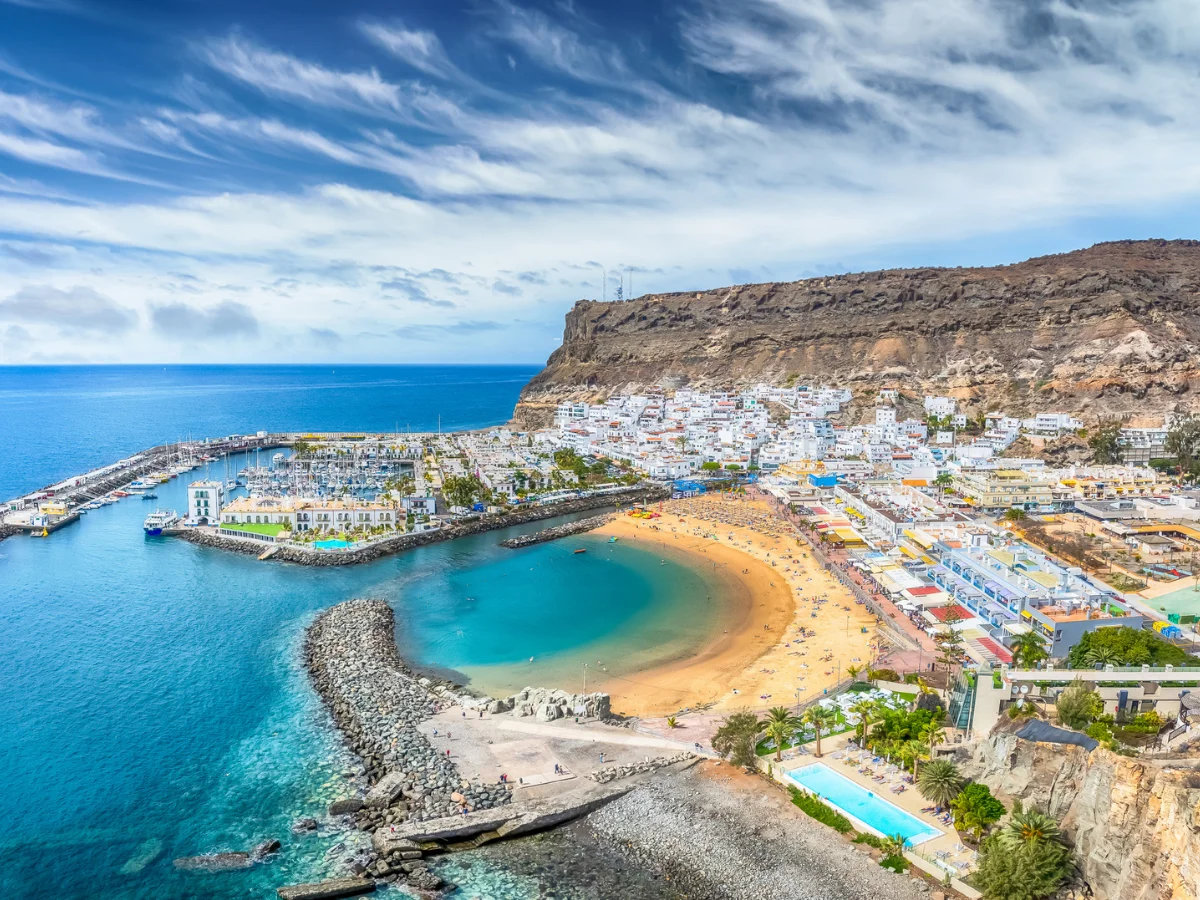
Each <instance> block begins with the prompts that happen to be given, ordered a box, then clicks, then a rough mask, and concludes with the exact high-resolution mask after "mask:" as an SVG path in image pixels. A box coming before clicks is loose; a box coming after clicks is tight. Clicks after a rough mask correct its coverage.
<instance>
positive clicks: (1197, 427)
mask: <svg viewBox="0 0 1200 900" xmlns="http://www.w3.org/2000/svg"><path fill="white" fill-rule="evenodd" d="M1164 449H1165V450H1166V453H1167V455H1168V456H1170V457H1173V458H1174V460H1175V462H1176V465H1177V466H1178V467H1179V474H1180V475H1181V476H1184V477H1187V478H1190V479H1193V480H1194V479H1195V478H1196V477H1197V476H1200V416H1198V415H1196V414H1195V413H1191V414H1188V415H1186V416H1181V417H1179V418H1178V419H1176V420H1175V421H1174V422H1172V423H1171V427H1170V428H1169V429H1168V430H1167V440H1166V443H1165V445H1164Z"/></svg>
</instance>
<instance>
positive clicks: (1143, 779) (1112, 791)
mask: <svg viewBox="0 0 1200 900" xmlns="http://www.w3.org/2000/svg"><path fill="white" fill-rule="evenodd" d="M959 766H960V770H961V771H962V773H963V774H964V775H966V776H968V777H971V778H973V779H975V780H977V781H982V782H983V783H985V784H987V785H988V787H990V788H991V789H992V791H993V793H995V794H996V796H997V797H999V798H1000V799H1001V800H1002V801H1004V802H1006V803H1008V802H1009V801H1011V800H1012V799H1020V800H1022V801H1023V802H1025V803H1026V804H1027V805H1034V806H1036V807H1037V808H1038V809H1041V810H1043V811H1046V812H1049V814H1050V815H1052V816H1054V817H1055V818H1057V819H1059V820H1060V822H1061V824H1062V827H1063V831H1064V832H1065V833H1066V835H1067V836H1068V838H1070V840H1071V841H1072V843H1073V844H1074V847H1075V851H1076V854H1077V857H1078V861H1079V870H1078V874H1079V877H1080V878H1081V879H1082V882H1083V884H1084V885H1085V892H1086V893H1087V894H1088V895H1089V896H1094V897H1095V898H1097V900H1158V898H1162V897H1171V898H1173V900H1197V898H1200V760H1197V759H1196V758H1195V757H1190V758H1183V759H1165V758H1164V759H1155V758H1152V757H1140V758H1137V757H1127V756H1120V755H1117V754H1115V753H1113V752H1111V751H1109V750H1105V749H1104V748H1102V747H1098V748H1097V749H1095V750H1092V751H1091V752H1088V751H1087V749H1086V748H1084V747H1078V746H1073V745H1065V744H1054V743H1046V742H1040V741H1029V740H1024V739H1022V738H1019V737H1017V736H1016V734H1014V733H1012V732H1010V731H1006V730H1003V728H1001V729H1000V730H997V731H995V732H993V733H992V734H991V735H990V736H988V737H987V738H986V739H985V740H982V741H980V742H979V743H978V744H977V745H976V746H975V747H974V750H973V752H972V753H971V756H970V757H969V758H968V759H964V760H961V761H960V763H959Z"/></svg>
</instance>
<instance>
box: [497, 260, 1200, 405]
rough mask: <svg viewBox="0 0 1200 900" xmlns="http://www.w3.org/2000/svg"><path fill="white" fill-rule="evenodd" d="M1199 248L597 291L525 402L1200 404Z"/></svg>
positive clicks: (571, 320) (576, 312) (577, 311)
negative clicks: (617, 295) (713, 398)
mask: <svg viewBox="0 0 1200 900" xmlns="http://www.w3.org/2000/svg"><path fill="white" fill-rule="evenodd" d="M1198 295H1200V242H1197V241H1126V242H1118V243H1109V244H1097V245H1096V246H1094V247H1091V248H1089V249H1087V250H1080V251H1076V252H1074V253H1066V254H1062V255H1057V256H1046V257H1041V258H1039V259H1031V260H1028V261H1027V262H1023V263H1018V264H1016V265H1011V266H999V267H995V268H980V269H904V270H889V271H883V272H867V273H863V274H855V275H839V276H832V277H828V278H814V279H808V280H806V281H797V282H792V283H787V284H749V285H739V286H736V287H728V288H720V289H718V290H710V291H702V292H700V293H686V294H684V293H679V294H652V295H647V296H644V297H640V298H638V299H636V300H630V301H626V302H622V303H617V302H613V303H599V302H595V301H590V300H581V301H580V302H578V303H577V304H576V305H575V307H574V308H573V309H572V310H571V311H570V312H569V313H568V314H567V320H566V328H565V331H564V334H563V344H562V346H561V347H560V348H559V349H558V350H556V351H555V352H554V353H553V354H552V355H551V357H550V359H549V362H548V364H547V367H546V369H545V370H544V371H543V372H541V373H540V374H539V375H538V376H537V377H535V378H534V379H533V381H531V382H530V383H529V385H528V386H527V387H526V388H525V390H524V391H523V392H522V394H521V400H520V403H519V404H518V407H517V414H516V418H517V420H518V421H520V422H523V423H525V424H538V423H543V422H545V421H546V420H547V419H548V417H549V415H551V414H552V412H553V407H554V405H555V404H556V403H557V402H559V401H560V400H564V399H597V398H602V397H604V396H605V395H607V394H608V393H609V392H614V391H624V390H636V389H643V388H647V387H656V386H660V387H664V388H668V389H669V388H673V387H677V386H680V385H683V384H690V385H693V386H698V387H713V386H726V385H729V386H735V385H741V384H751V383H754V382H757V381H767V382H771V383H778V384H782V383H786V382H788V381H789V380H791V379H796V380H798V381H799V382H800V383H808V382H815V383H818V384H830V385H841V386H846V387H851V388H853V389H857V390H858V391H859V392H861V393H862V394H864V395H865V394H866V393H867V392H868V391H869V392H873V391H875V390H876V389H878V388H879V387H881V386H884V385H887V386H896V387H899V388H901V389H906V390H911V391H912V392H913V393H914V394H915V395H918V396H919V395H921V394H923V393H925V392H929V393H937V394H948V395H951V396H955V397H958V398H959V399H960V400H962V401H964V402H965V403H966V405H967V406H968V407H970V408H979V407H983V406H1003V408H1004V409H1006V410H1009V411H1011V412H1014V413H1018V414H1025V413H1030V412H1034V411H1041V410H1055V411H1064V412H1074V413H1077V414H1080V415H1081V416H1082V417H1083V418H1085V419H1097V418H1102V417H1105V416H1111V415H1128V414H1133V413H1138V414H1156V413H1163V412H1166V411H1169V410H1172V409H1175V408H1177V407H1189V406H1191V405H1193V404H1195V405H1200V395H1198V394H1197V393H1196V391H1197V388H1198V387H1200V360H1198V356H1197V353H1198V348H1200V304H1198V302H1197V301H1198V299H1200V297H1198Z"/></svg>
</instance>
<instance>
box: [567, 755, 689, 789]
mask: <svg viewBox="0 0 1200 900" xmlns="http://www.w3.org/2000/svg"><path fill="white" fill-rule="evenodd" d="M699 758H700V757H698V756H696V754H695V753H688V752H686V751H684V752H683V753H676V754H675V755H674V756H656V757H654V759H648V760H646V761H645V762H640V763H632V764H630V765H625V766H605V767H604V768H602V769H596V770H595V771H593V772H588V774H587V776H586V777H587V778H588V779H589V780H591V781H595V782H596V783H597V784H608V783H609V782H610V781H617V780H618V779H621V778H628V777H629V776H630V775H644V774H646V773H647V772H654V771H657V770H658V769H665V768H666V767H667V766H673V765H675V763H682V762H687V761H688V760H692V759H699Z"/></svg>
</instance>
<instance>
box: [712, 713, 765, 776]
mask: <svg viewBox="0 0 1200 900" xmlns="http://www.w3.org/2000/svg"><path fill="white" fill-rule="evenodd" d="M758 732H759V723H758V716H756V715H755V714H754V713H752V712H749V711H748V710H744V709H743V710H739V711H738V712H734V713H730V714H729V715H728V716H726V717H725V721H724V722H723V723H721V727H720V728H718V729H717V733H716V734H715V735H713V739H712V748H713V749H714V750H715V751H717V753H719V754H720V756H721V758H722V759H728V760H729V761H730V762H731V763H733V764H734V765H735V766H754V765H755V764H756V763H757V762H758V755H757V753H756V752H755V751H756V749H757V746H758Z"/></svg>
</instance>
